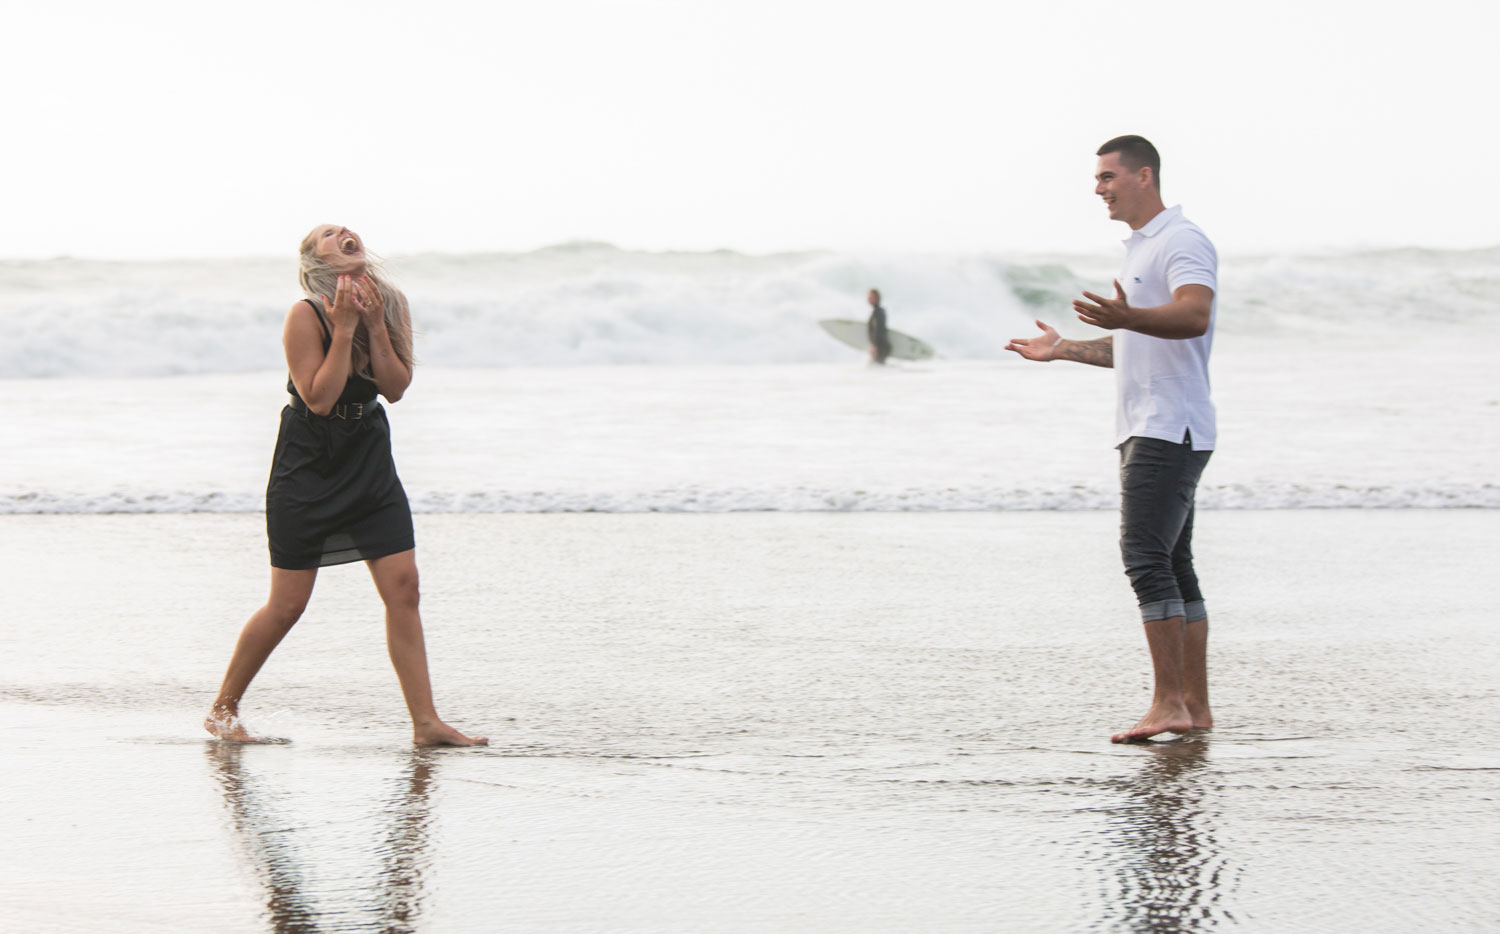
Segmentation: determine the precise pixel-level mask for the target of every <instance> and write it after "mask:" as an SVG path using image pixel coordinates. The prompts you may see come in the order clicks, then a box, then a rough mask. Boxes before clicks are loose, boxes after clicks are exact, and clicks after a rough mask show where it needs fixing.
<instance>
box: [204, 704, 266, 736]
mask: <svg viewBox="0 0 1500 934" xmlns="http://www.w3.org/2000/svg"><path fill="white" fill-rule="evenodd" d="M203 728H204V729H205V730H207V731H208V732H209V733H210V734H212V735H213V737H214V738H215V739H221V740H223V741H224V742H226V743H259V742H261V741H262V740H261V739H260V738H259V737H256V736H251V735H250V731H249V730H247V729H245V724H244V723H241V722H240V718H239V716H238V715H237V714H232V713H227V712H224V711H218V710H216V711H214V712H213V713H211V714H209V715H208V717H206V718H205V719H204V721H203Z"/></svg>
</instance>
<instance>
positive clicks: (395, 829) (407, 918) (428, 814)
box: [206, 742, 438, 934]
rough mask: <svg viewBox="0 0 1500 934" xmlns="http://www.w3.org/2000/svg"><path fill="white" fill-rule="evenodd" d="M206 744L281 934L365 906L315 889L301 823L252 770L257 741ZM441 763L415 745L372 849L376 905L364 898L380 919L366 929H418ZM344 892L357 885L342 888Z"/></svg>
mask: <svg viewBox="0 0 1500 934" xmlns="http://www.w3.org/2000/svg"><path fill="white" fill-rule="evenodd" d="M206 749H207V753H208V758H209V762H210V764H211V766H212V768H213V775H214V778H215V780H216V781H217V783H218V785H219V788H220V791H221V793H222V794H223V796H224V802H225V804H227V805H228V807H229V813H230V819H231V825H232V826H233V827H234V830H235V835H236V836H237V837H238V838H239V840H240V843H241V845H242V846H243V847H244V849H245V854H246V856H247V857H248V858H249V861H250V864H251V865H252V866H253V867H254V869H255V872H256V875H257V876H258V877H259V878H260V881H261V884H262V885H264V886H265V890H266V911H267V917H268V920H269V921H270V924H271V930H272V931H274V932H275V934H308V932H315V931H318V930H320V929H322V927H323V926H324V925H325V924H329V923H332V922H333V920H334V919H335V916H336V917H338V918H341V919H346V918H347V917H348V916H349V914H350V913H351V909H355V908H357V907H360V906H353V905H350V904H347V903H345V904H335V903H332V900H333V899H335V898H337V897H339V896H336V895H327V894H323V895H322V896H321V897H319V896H320V893H318V892H316V891H313V890H311V888H310V886H309V884H308V873H307V872H305V871H304V870H303V867H302V863H303V862H304V861H306V860H307V859H308V858H309V856H310V854H309V851H308V848H307V847H306V846H305V845H303V844H304V843H305V841H299V839H298V837H299V834H298V833H297V830H298V828H297V826H296V825H295V824H293V823H292V822H291V821H289V820H287V819H286V818H285V817H284V816H282V815H281V814H279V813H278V812H277V809H276V808H275V807H274V802H275V800H276V797H277V795H276V792H274V791H273V790H268V789H266V788H265V787H264V784H265V783H264V782H263V781H261V780H260V779H258V778H257V777H256V776H255V774H254V773H253V771H250V770H247V768H246V763H245V756H246V755H247V754H250V753H252V751H253V750H255V749H256V747H248V746H244V745H241V744H238V743H217V742H211V743H207V744H206ZM437 763H438V754H437V753H435V752H433V751H432V750H428V749H414V750H413V751H412V753H411V755H410V757H409V759H408V760H407V761H406V763H405V767H404V769H403V774H402V776H401V781H400V782H399V785H398V788H397V790H396V793H395V796H394V798H393V800H392V801H391V803H390V804H389V805H388V806H387V807H385V808H384V809H382V812H381V816H382V818H383V819H384V828H383V829H384V833H383V834H381V837H382V838H383V839H382V840H381V842H380V844H379V845H377V846H375V847H374V848H373V849H374V851H375V852H376V854H377V855H378V856H379V858H380V869H379V877H378V880H377V883H376V885H375V886H374V887H373V895H374V898H373V905H371V904H370V903H369V902H365V907H368V908H370V909H372V910H373V911H374V913H375V914H376V917H375V918H372V919H370V920H369V921H368V922H367V923H364V924H359V925H358V928H359V929H361V930H371V931H381V932H385V934H408V932H412V931H415V930H416V926H417V922H418V918H419V916H420V914H421V910H422V903H423V901H424V899H425V897H426V893H425V891H424V888H423V879H422V874H423V870H424V869H425V868H426V865H427V857H426V850H427V842H428V836H429V830H430V824H431V820H432V808H431V803H430V800H429V797H430V795H429V793H430V791H431V789H432V786H433V783H434V778H433V776H434V773H435V772H436V769H437ZM361 888H363V887H358V888H356V889H354V890H355V891H359V890H360V889H361ZM340 891H341V892H347V891H350V889H348V888H346V887H340ZM364 891H370V889H364ZM318 901H321V902H322V903H323V904H324V906H325V907H324V908H323V909H322V910H321V911H320V910H319V909H318V908H317V907H315V903H316V902H318ZM361 901H363V899H362V900H361Z"/></svg>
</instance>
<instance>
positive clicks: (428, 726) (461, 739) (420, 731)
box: [411, 720, 490, 746]
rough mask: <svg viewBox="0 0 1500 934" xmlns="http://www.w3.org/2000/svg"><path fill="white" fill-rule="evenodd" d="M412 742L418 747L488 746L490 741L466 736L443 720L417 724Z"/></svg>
mask: <svg viewBox="0 0 1500 934" xmlns="http://www.w3.org/2000/svg"><path fill="white" fill-rule="evenodd" d="M411 741H412V742H413V743H415V744H417V745H418V746H488V745H489V744H490V741H489V740H488V739H487V738H485V737H483V736H465V735H464V734H462V733H460V732H458V731H457V730H455V729H454V728H453V727H451V726H449V725H448V724H446V723H444V722H443V721H441V720H435V721H433V722H431V723H421V724H416V725H414V726H413V727H412V731H411Z"/></svg>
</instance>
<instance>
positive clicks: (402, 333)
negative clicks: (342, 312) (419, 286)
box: [297, 227, 416, 378]
mask: <svg viewBox="0 0 1500 934" xmlns="http://www.w3.org/2000/svg"><path fill="white" fill-rule="evenodd" d="M321 229H322V227H314V228H313V229H312V232H311V233H309V234H308V235H307V236H306V237H303V238H302V246H301V248H300V249H299V250H298V251H297V252H298V262H297V282H298V283H299V284H300V285H301V286H302V291H303V293H304V294H305V295H306V296H307V297H308V298H317V299H321V298H323V297H324V296H327V300H328V301H330V302H331V301H333V294H334V292H336V291H338V287H339V273H338V271H337V270H336V269H334V268H333V267H332V266H330V265H328V263H326V262H325V261H324V260H322V259H321V258H320V257H318V255H317V254H315V253H314V252H313V247H314V246H315V245H316V244H317V242H318V238H317V236H316V235H317V233H318V231H319V230H321ZM365 275H366V276H368V277H369V279H370V281H371V282H373V283H375V288H377V289H379V290H380V298H381V301H383V302H384V303H385V328H386V331H387V333H389V334H390V335H391V349H392V350H394V351H395V352H396V356H397V357H398V358H399V359H400V360H401V362H402V363H404V364H406V368H407V369H408V370H410V369H411V368H412V367H413V366H414V365H415V364H416V357H415V356H414V355H413V353H412V341H411V311H410V309H409V308H408V307H407V304H406V296H405V295H402V294H401V290H400V289H398V288H396V287H395V286H393V285H391V284H390V282H389V281H387V280H386V277H385V271H384V270H383V269H381V268H380V264H379V263H378V262H376V261H375V260H374V259H372V258H369V257H366V259H365ZM324 312H325V313H326V312H327V309H326V308H325V309H324ZM351 357H352V364H353V367H354V372H355V373H358V374H359V375H361V376H364V377H366V378H369V377H372V376H374V374H373V373H371V372H370V335H369V333H368V332H367V331H365V328H364V325H360V326H359V327H357V328H355V329H354V346H353V348H352V349H351Z"/></svg>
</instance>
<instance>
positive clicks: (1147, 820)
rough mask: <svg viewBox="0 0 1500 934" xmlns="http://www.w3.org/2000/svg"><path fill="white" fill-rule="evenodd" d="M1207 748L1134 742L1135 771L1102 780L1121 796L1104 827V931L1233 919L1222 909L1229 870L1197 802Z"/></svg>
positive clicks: (1186, 927)
mask: <svg viewBox="0 0 1500 934" xmlns="http://www.w3.org/2000/svg"><path fill="white" fill-rule="evenodd" d="M1209 746H1210V743H1209V741H1208V740H1207V739H1206V738H1202V737H1190V738H1185V739H1182V740H1177V741H1172V742H1156V743H1143V744H1140V745H1139V746H1138V747H1135V748H1138V749H1140V750H1141V752H1142V753H1143V755H1142V756H1141V764H1140V768H1139V769H1138V770H1137V771H1136V772H1135V774H1134V775H1130V776H1125V777H1122V778H1119V779H1115V780H1113V781H1111V782H1109V783H1108V785H1109V788H1110V789H1111V790H1113V791H1115V792H1118V793H1120V794H1121V796H1122V797H1123V798H1124V801H1123V802H1122V803H1121V804H1120V805H1119V806H1118V807H1115V808H1113V809H1111V810H1110V811H1109V812H1108V813H1109V820H1108V823H1107V824H1106V830H1105V832H1106V834H1107V844H1106V851H1107V855H1106V864H1107V865H1108V866H1109V867H1110V869H1111V878H1110V879H1108V880H1107V881H1106V887H1107V888H1109V889H1111V890H1112V891H1109V892H1107V893H1106V900H1107V903H1108V904H1110V905H1112V906H1113V907H1112V909H1111V910H1110V912H1109V919H1110V921H1111V922H1112V923H1111V927H1118V928H1119V929H1121V930H1127V931H1140V932H1150V934H1165V932H1174V931H1183V932H1191V931H1206V930H1210V929H1213V928H1215V927H1218V926H1219V925H1221V924H1226V923H1233V922H1234V918H1233V916H1232V915H1230V914H1229V913H1228V911H1227V910H1226V909H1225V907H1224V902H1225V900H1226V898H1227V896H1229V895H1230V894H1232V891H1233V888H1234V872H1233V869H1232V867H1229V866H1227V865H1226V863H1225V860H1224V857H1223V854H1222V853H1221V851H1220V847H1219V844H1218V842H1217V841H1216V840H1215V839H1214V834H1213V824H1214V822H1213V816H1214V815H1213V810H1212V808H1211V807H1205V805H1204V798H1205V790H1206V789H1205V785H1204V782H1203V779H1204V777H1205V771H1204V770H1205V767H1206V765H1207V755H1208V751H1209Z"/></svg>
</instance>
